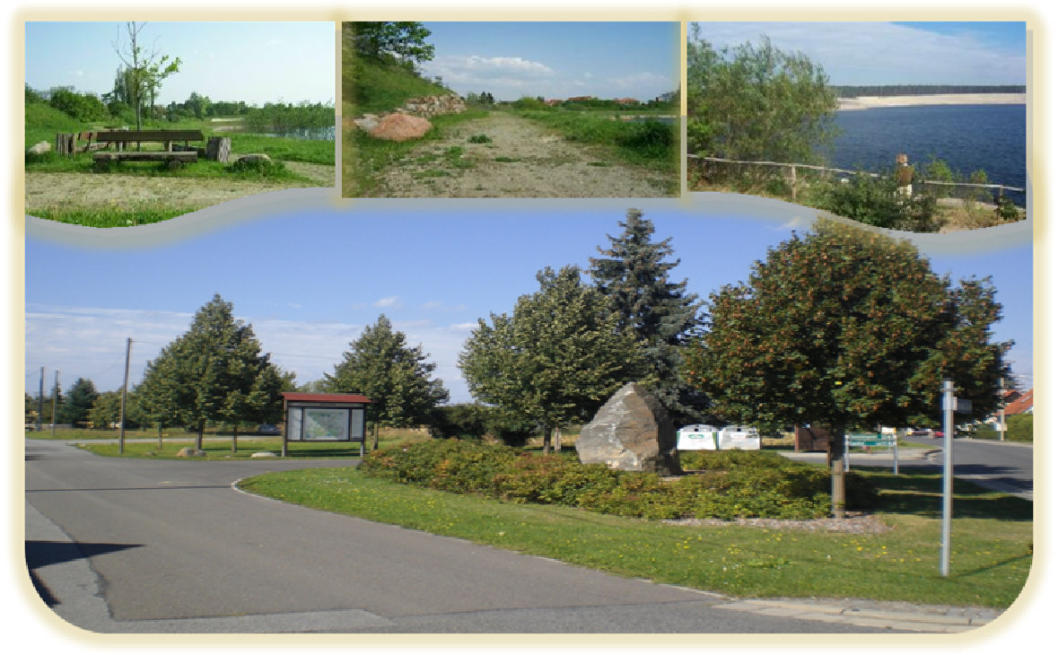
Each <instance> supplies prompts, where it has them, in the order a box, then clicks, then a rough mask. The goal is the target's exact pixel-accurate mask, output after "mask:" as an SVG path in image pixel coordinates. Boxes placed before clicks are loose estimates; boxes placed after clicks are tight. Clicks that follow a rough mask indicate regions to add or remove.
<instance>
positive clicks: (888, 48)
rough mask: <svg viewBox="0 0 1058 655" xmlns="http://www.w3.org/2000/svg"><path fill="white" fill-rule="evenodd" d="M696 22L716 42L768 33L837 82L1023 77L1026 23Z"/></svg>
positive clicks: (997, 81)
mask: <svg viewBox="0 0 1058 655" xmlns="http://www.w3.org/2000/svg"><path fill="white" fill-rule="evenodd" d="M697 24H698V25H699V26H700V28H701V37H702V39H704V40H706V41H708V42H710V43H712V44H713V45H715V46H725V45H726V46H734V45H738V44H740V43H744V42H746V41H751V42H754V43H757V42H759V41H760V38H761V37H762V36H767V37H768V38H770V39H771V42H772V44H773V45H775V46H776V47H778V48H779V49H781V50H786V51H799V52H803V53H804V54H805V55H807V56H808V57H809V58H810V59H811V60H812V61H814V62H815V63H817V64H819V65H821V66H822V67H823V69H824V70H825V71H826V72H827V74H828V75H829V76H830V82H831V83H832V84H838V85H858V84H863V85H869V84H1025V76H1026V40H1025V23H1024V22H991V23H988V22H969V21H967V22H910V23H908V22H904V23H884V22H855V23H839V22H827V23H808V22H804V23H802V22H793V21H788V22H781V23H779V22H737V23H736V22H701V23H697ZM688 33H689V34H692V32H691V31H690V29H689V30H688Z"/></svg>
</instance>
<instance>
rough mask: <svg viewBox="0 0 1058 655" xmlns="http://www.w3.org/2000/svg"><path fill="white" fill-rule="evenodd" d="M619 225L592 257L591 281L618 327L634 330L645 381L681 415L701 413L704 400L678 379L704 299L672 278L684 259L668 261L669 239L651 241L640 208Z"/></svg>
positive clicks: (685, 417) (648, 223) (651, 228)
mask: <svg viewBox="0 0 1058 655" xmlns="http://www.w3.org/2000/svg"><path fill="white" fill-rule="evenodd" d="M618 225H620V226H621V227H622V228H624V232H622V233H621V234H620V235H619V236H617V237H614V236H610V235H607V238H608V239H609V240H610V247H609V248H606V249H603V248H598V250H599V254H600V255H602V256H601V257H597V258H591V259H590V262H591V277H592V280H593V281H594V282H595V286H596V287H597V288H598V289H599V291H600V292H602V293H603V294H604V295H605V296H606V297H607V298H609V300H610V302H611V303H612V304H613V307H614V309H615V310H616V311H617V314H618V316H619V318H620V326H621V327H622V328H624V327H629V328H631V329H632V330H633V331H634V332H635V334H636V337H637V340H638V343H639V346H638V349H639V352H640V355H641V357H642V360H643V362H644V366H645V370H644V378H643V379H642V382H643V384H644V385H645V386H646V387H647V388H648V389H650V391H651V392H652V393H654V395H655V396H657V398H658V400H660V401H661V403H662V404H663V405H665V407H666V408H667V409H668V410H669V411H670V412H671V413H672V414H673V415H674V418H676V419H677V420H689V419H693V418H697V417H699V416H700V409H701V407H700V405H701V404H702V403H703V402H704V400H703V399H702V398H701V397H700V396H699V395H696V394H694V392H693V390H692V389H691V388H690V387H689V386H688V385H686V384H684V383H683V382H682V381H681V380H680V368H681V361H682V355H681V350H682V346H683V345H684V344H685V343H686V342H687V340H688V338H690V337H691V336H693V335H694V334H695V333H696V331H697V329H698V328H699V326H700V325H701V319H700V318H699V314H698V313H699V309H700V308H701V305H702V303H701V302H700V301H699V300H698V296H697V295H695V294H693V293H691V294H688V293H687V281H686V280H683V281H681V282H672V281H670V280H669V272H670V271H671V270H672V269H673V268H675V267H676V266H677V265H679V263H680V260H678V259H677V260H675V261H669V260H668V258H670V257H671V256H672V252H673V251H672V246H671V239H664V240H662V241H656V242H655V241H651V238H652V237H653V234H654V224H653V223H652V222H651V221H650V220H648V219H644V218H643V213H642V212H641V211H639V210H638V209H630V210H628V213H627V215H626V217H625V221H624V222H619V223H618ZM696 405H697V406H696Z"/></svg>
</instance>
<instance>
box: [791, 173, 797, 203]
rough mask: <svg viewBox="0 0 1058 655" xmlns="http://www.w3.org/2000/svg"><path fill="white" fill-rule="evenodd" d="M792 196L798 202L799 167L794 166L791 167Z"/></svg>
mask: <svg viewBox="0 0 1058 655" xmlns="http://www.w3.org/2000/svg"><path fill="white" fill-rule="evenodd" d="M790 195H791V196H792V198H793V201H794V202H797V167H796V166H794V165H791V166H790Z"/></svg>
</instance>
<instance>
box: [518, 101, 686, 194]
mask: <svg viewBox="0 0 1058 655" xmlns="http://www.w3.org/2000/svg"><path fill="white" fill-rule="evenodd" d="M518 115H519V116H522V117H523V118H528V119H531V120H534V121H536V122H539V123H541V124H543V125H545V126H547V127H549V128H551V129H553V130H556V131H557V132H559V133H560V134H562V135H563V136H564V137H565V138H566V139H568V140H570V141H576V142H579V143H586V144H591V145H596V146H602V147H605V148H608V149H609V150H610V151H611V152H612V153H613V154H614V155H615V156H616V157H617V158H619V159H623V160H624V161H626V162H628V163H630V164H635V165H639V166H646V167H649V168H651V169H653V170H657V171H661V172H665V173H670V174H672V175H673V176H674V177H675V176H678V172H679V150H680V140H679V128H678V126H677V124H676V123H672V124H671V125H669V124H664V123H659V122H657V121H652V122H635V121H622V120H614V119H613V116H614V114H613V112H591V111H569V110H562V109H550V110H543V111H520V112H518ZM673 183H674V184H675V181H674V182H673Z"/></svg>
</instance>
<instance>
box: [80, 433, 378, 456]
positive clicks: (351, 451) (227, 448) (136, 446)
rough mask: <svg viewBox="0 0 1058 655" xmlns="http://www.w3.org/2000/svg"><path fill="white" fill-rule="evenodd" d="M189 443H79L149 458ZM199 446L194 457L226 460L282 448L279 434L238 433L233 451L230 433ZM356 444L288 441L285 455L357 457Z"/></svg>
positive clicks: (106, 452) (169, 453)
mask: <svg viewBox="0 0 1058 655" xmlns="http://www.w3.org/2000/svg"><path fill="white" fill-rule="evenodd" d="M191 445H193V442H190V441H183V440H181V441H165V440H163V442H162V448H158V443H157V441H155V442H151V443H139V442H137V443H128V442H127V441H126V443H125V453H124V454H123V455H122V454H121V453H119V452H118V444H116V443H113V444H111V443H107V444H101V443H91V442H86V443H85V444H83V445H81V447H82V448H84V449H85V450H87V451H90V452H92V453H95V454H96V455H104V456H107V457H122V456H123V457H132V458H151V459H177V456H176V454H177V453H178V452H179V451H180V449H181V448H186V447H188V446H191ZM202 450H203V451H204V452H205V453H206V456H205V458H202V457H196V458H194V459H198V460H201V459H207V460H218V459H219V460H228V459H250V455H252V454H253V453H256V452H270V453H274V454H276V455H279V454H280V453H281V452H282V450H283V440H282V438H281V437H266V438H262V437H258V436H248V437H239V439H238V450H237V452H234V453H233V452H232V451H231V439H230V437H229V438H228V439H225V440H223V441H222V440H217V439H210V440H208V441H203V442H202ZM359 456H360V444H359V443H354V442H317V443H307V442H306V443H288V446H287V457H289V458H309V457H311V458H335V457H359Z"/></svg>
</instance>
